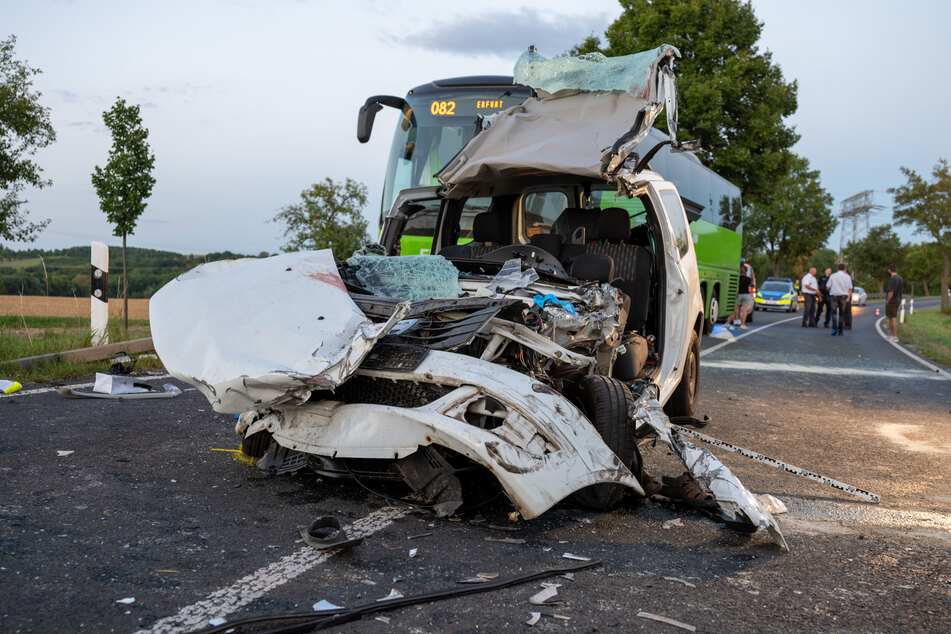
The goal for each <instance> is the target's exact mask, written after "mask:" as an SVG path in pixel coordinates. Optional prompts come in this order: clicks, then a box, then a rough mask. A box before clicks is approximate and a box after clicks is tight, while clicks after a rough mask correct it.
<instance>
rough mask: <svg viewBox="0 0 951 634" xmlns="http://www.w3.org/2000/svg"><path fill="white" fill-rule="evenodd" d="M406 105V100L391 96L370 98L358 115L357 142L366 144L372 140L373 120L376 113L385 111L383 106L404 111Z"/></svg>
mask: <svg viewBox="0 0 951 634" xmlns="http://www.w3.org/2000/svg"><path fill="white" fill-rule="evenodd" d="M405 105H406V100H405V99H403V98H402V97H391V96H389V95H377V96H376V97H370V98H369V99H367V100H366V103H364V104H363V105H362V106H361V107H360V113H359V114H358V115H357V141H359V142H360V143H366V142H367V141H369V140H370V133H371V132H373V119H375V118H376V113H378V112H379V111H380V110H382V109H383V106H389V107H391V108H396V109H398V110H402V109H403V107H404V106H405Z"/></svg>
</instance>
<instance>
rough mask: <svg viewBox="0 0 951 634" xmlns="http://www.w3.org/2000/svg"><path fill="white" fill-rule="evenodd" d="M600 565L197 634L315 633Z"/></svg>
mask: <svg viewBox="0 0 951 634" xmlns="http://www.w3.org/2000/svg"><path fill="white" fill-rule="evenodd" d="M600 565H601V562H600V561H590V562H585V563H581V564H576V565H573V566H564V567H562V568H549V569H548V570H542V571H539V572H528V573H525V574H521V575H516V576H514V577H508V578H506V579H498V580H496V581H488V582H486V583H480V584H476V585H471V586H464V587H459V586H453V587H451V588H446V589H444V590H434V591H433V592H427V593H424V594H415V595H412V596H408V597H401V598H399V599H389V600H387V601H374V602H373V603H366V604H364V605H358V606H355V607H352V608H341V609H340V610H335V611H331V610H323V611H321V612H288V613H285V614H274V615H270V616H257V617H252V618H248V619H242V620H240V621H230V622H228V623H224V624H222V625H218V626H216V627H209V628H205V629H202V630H198V631H196V632H194V633H193V634H215V633H216V632H225V631H228V630H230V631H234V632H248V631H250V630H245V629H240V628H242V627H244V626H247V625H255V624H259V623H267V622H270V621H292V620H300V619H303V620H304V622H303V623H297V624H294V625H288V626H285V627H279V628H277V629H271V630H264V631H263V632H262V634H292V633H295V632H313V631H315V630H322V629H324V628H327V627H330V626H333V625H341V624H343V623H349V622H350V621H355V620H357V619H359V618H360V617H362V616H363V615H364V614H372V613H373V612H385V611H387V610H392V609H394V608H402V607H405V606H408V605H416V604H417V603H427V602H430V601H440V600H442V599H451V598H454V597H462V596H466V595H469V594H477V593H480V592H489V591H491V590H498V589H500V588H508V587H509V586H515V585H519V584H522V583H528V582H529V581H535V580H536V579H545V578H546V577H551V576H553V575H563V574H565V573H568V572H578V571H579V570H587V569H588V568H594V567H595V566H600Z"/></svg>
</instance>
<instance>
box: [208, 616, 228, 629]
mask: <svg viewBox="0 0 951 634" xmlns="http://www.w3.org/2000/svg"><path fill="white" fill-rule="evenodd" d="M227 622H228V619H226V618H224V617H221V616H219V617H217V618H214V619H211V620H210V621H208V625H210V626H212V627H218V626H219V625H224V624H225V623H227Z"/></svg>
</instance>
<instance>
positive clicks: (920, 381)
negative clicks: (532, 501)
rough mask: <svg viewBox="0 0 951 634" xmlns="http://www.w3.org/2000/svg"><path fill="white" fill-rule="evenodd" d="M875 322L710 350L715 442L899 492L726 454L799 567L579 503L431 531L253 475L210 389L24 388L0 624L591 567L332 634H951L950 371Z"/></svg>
mask: <svg viewBox="0 0 951 634" xmlns="http://www.w3.org/2000/svg"><path fill="white" fill-rule="evenodd" d="M927 304H928V302H920V301H919V302H918V305H919V307H923V306H925V305H927ZM874 307H875V304H870V305H869V306H868V307H867V308H864V309H858V310H857V311H856V314H855V320H854V328H853V330H851V331H848V332H847V333H846V334H845V336H842V337H831V336H829V331H828V330H824V329H823V328H821V327H820V328H816V329H809V328H801V327H800V324H799V319H800V314H797V315H793V316H791V317H792V319H791V320H790V316H789V315H783V314H779V313H771V314H764V313H762V312H757V313H756V315H755V317H756V320H755V324H753V327H752V329H751V330H750V331H748V333H744V334H745V335H746V336H743V337H742V338H739V339H738V340H736V341H734V342H733V343H729V344H726V345H721V344H722V343H723V342H722V341H720V340H716V339H709V338H705V340H704V342H703V352H702V354H703V357H702V361H701V368H702V369H701V372H702V375H701V376H702V379H701V395H700V402H701V407H700V413H701V414H707V415H709V416H710V417H711V424H710V425H708V427H707V428H706V429H704V430H703V431H704V433H706V434H708V435H711V436H714V437H716V438H719V439H721V440H725V441H728V442H731V443H734V444H736V445H740V446H743V447H747V448H750V449H753V450H755V451H758V452H761V453H763V454H766V455H768V456H771V457H773V458H776V459H779V460H784V461H786V462H789V463H792V464H794V465H797V466H800V467H803V468H808V469H811V470H813V471H816V472H818V473H820V474H823V475H826V476H829V477H832V478H836V479H838V480H841V481H844V482H847V483H849V484H852V485H855V486H857V487H860V488H862V489H866V490H869V491H872V492H874V493H877V494H879V495H880V496H881V503H880V504H877V505H875V504H870V503H867V502H863V501H861V500H858V499H856V498H854V497H852V496H851V495H849V494H847V493H844V492H841V491H838V490H836V489H833V488H829V487H826V486H823V485H820V484H817V483H814V482H812V481H809V480H806V479H804V478H801V477H798V476H794V475H791V474H788V473H784V472H782V471H780V470H777V469H774V468H770V467H767V466H765V465H762V464H760V463H757V462H754V461H751V460H749V459H747V458H744V457H741V456H736V455H733V454H729V453H725V452H723V451H720V450H716V449H714V452H715V453H716V454H717V455H718V456H719V457H721V459H722V460H723V461H724V462H725V463H726V464H727V465H728V466H729V467H730V468H731V469H732V470H733V471H734V473H736V474H737V475H738V476H739V477H740V478H741V480H742V481H743V482H744V483H745V484H746V485H747V486H748V487H749V488H750V489H752V490H753V491H754V492H757V493H772V494H774V495H776V496H777V497H779V498H780V499H781V500H783V501H784V502H785V503H786V505H787V506H788V507H789V513H788V514H785V515H781V516H779V518H780V522H781V526H782V530H783V532H784V534H785V536H786V539H787V540H788V542H789V545H790V552H788V553H786V552H781V551H780V550H778V549H777V547H776V546H775V545H774V544H773V543H772V541H770V540H769V539H768V538H766V537H763V536H761V535H754V536H752V537H747V536H742V535H737V534H735V533H732V532H729V531H727V530H725V529H723V528H721V527H720V526H718V525H717V524H714V523H713V522H711V521H710V520H708V519H706V518H704V517H702V516H700V515H697V514H695V513H693V512H691V511H689V510H686V509H679V508H675V507H671V506H668V505H662V504H657V503H651V502H649V503H645V504H642V505H638V504H636V503H634V502H633V501H626V502H625V503H623V504H622V506H621V507H620V508H618V509H617V510H615V511H613V512H610V513H595V512H591V511H588V510H584V509H581V508H578V507H575V506H572V505H571V504H569V503H562V504H561V505H559V506H558V507H556V508H555V509H553V510H551V511H549V512H548V513H546V514H545V515H543V516H542V517H541V518H539V519H536V520H532V521H519V522H511V521H509V519H508V513H509V511H510V510H511V508H510V506H509V505H508V504H507V502H506V501H505V500H504V499H501V498H496V499H494V500H492V499H490V500H489V501H488V502H487V503H486V504H484V505H483V506H481V507H479V508H475V509H471V510H467V511H465V512H464V513H462V516H461V521H449V520H445V519H441V520H436V519H433V518H432V517H431V516H429V515H428V514H427V512H426V511H424V510H414V509H411V508H409V507H406V506H405V505H401V504H394V503H389V502H387V501H386V500H385V499H384V498H382V497H380V496H379V495H376V494H374V493H370V492H368V491H366V490H364V489H362V488H360V487H359V486H358V485H356V484H354V483H351V482H343V481H336V480H328V479H321V478H318V477H317V476H316V475H313V474H310V473H303V472H302V473H299V474H297V475H291V476H269V475H266V474H264V473H262V472H259V471H257V470H256V469H254V468H252V467H249V466H248V465H247V464H245V463H244V462H242V461H241V460H240V456H239V455H238V454H236V453H234V452H233V451H228V450H234V449H235V448H236V447H237V444H238V443H237V439H236V437H235V436H234V435H233V432H232V429H233V422H234V421H233V419H232V418H230V417H227V416H222V415H218V414H215V413H214V412H213V411H212V410H211V408H210V406H209V405H208V403H207V402H206V401H205V400H204V399H203V398H202V397H201V396H200V395H199V394H198V393H197V392H195V391H186V392H184V393H183V394H182V395H181V396H179V397H177V398H174V399H170V400H163V401H98V400H81V399H72V398H64V397H62V396H59V395H58V394H56V393H55V392H30V390H32V389H34V388H36V387H37V386H27V389H26V390H24V393H21V394H19V395H15V396H14V397H12V398H2V399H0V427H2V430H3V432H4V433H3V436H2V438H0V456H2V460H0V474H2V482H3V487H2V492H0V584H2V592H0V631H3V632H20V631H23V632H26V631H38V632H54V631H55V632H62V631H70V632H83V631H89V632H107V631H122V632H133V631H136V630H145V631H154V632H159V631H161V632H173V631H191V630H195V629H200V628H201V627H204V626H206V625H207V623H208V621H209V620H211V619H214V618H216V617H223V618H228V619H238V618H244V617H247V616H256V615H268V614H276V613H281V612H287V611H308V610H311V609H312V608H311V606H312V605H313V604H314V603H315V602H317V601H320V600H327V601H330V602H332V603H334V604H336V605H341V606H353V605H358V604H362V603H365V602H373V601H374V600H375V599H378V598H381V597H384V596H387V595H388V594H389V593H390V591H391V590H392V589H395V590H397V591H398V592H400V593H402V594H404V595H411V594H418V593H424V592H429V591H433V590H439V589H443V588H450V587H468V586H459V584H458V583H457V582H458V581H459V580H462V579H466V578H470V577H474V576H476V575H477V574H478V573H484V574H487V575H492V574H498V575H499V577H500V578H502V577H508V576H513V575H518V574H522V573H527V572H533V571H538V570H544V569H548V568H550V567H554V566H560V565H565V564H571V563H575V562H572V561H569V560H567V559H564V558H563V554H564V553H566V552H568V553H573V554H577V555H582V556H585V557H590V558H592V559H594V560H596V561H600V562H602V565H601V566H598V567H595V568H592V569H590V570H586V571H583V572H577V573H575V574H574V578H573V579H571V580H569V579H565V578H557V577H555V578H553V579H550V580H549V581H553V582H556V583H560V584H561V587H560V588H558V599H560V600H561V601H562V603H560V604H557V605H551V606H536V605H532V604H530V602H529V597H531V596H532V595H534V594H535V593H536V592H537V591H539V590H541V587H540V582H539V581H535V582H532V583H529V584H526V585H522V586H516V587H511V588H507V589H500V590H495V591H491V592H487V593H484V594H478V595H472V596H468V597H461V598H454V599H449V600H445V601H441V602H433V603H426V604H422V605H420V606H414V607H405V608H400V609H395V610H391V611H387V612H381V613H379V614H377V615H370V616H366V617H364V619H363V620H362V621H359V622H355V623H351V624H347V625H343V626H340V627H336V628H334V630H335V631H346V632H351V631H352V632H363V631H395V632H432V631H437V632H441V631H450V632H474V631H501V630H503V629H510V628H514V629H524V630H529V629H531V628H530V627H529V626H528V625H525V624H524V623H525V621H526V620H528V618H529V615H530V613H531V612H542V613H544V616H543V617H542V618H541V620H540V621H539V623H538V624H537V625H536V626H535V627H534V629H535V630H540V631H555V630H557V631H562V630H570V631H584V632H589V631H596V630H606V629H623V630H625V631H652V632H653V631H669V632H675V631H679V630H678V628H676V627H674V626H671V625H667V624H663V623H660V622H657V621H653V620H648V619H646V618H644V617H639V616H638V613H639V612H641V611H643V612H647V613H652V614H656V615H661V616H664V617H668V618H671V619H675V620H677V621H680V622H682V623H686V624H689V625H692V626H695V627H696V628H697V630H698V631H736V632H746V631H750V632H752V631H763V630H787V631H869V632H880V631H889V630H891V631H903V632H907V631H922V632H924V631H928V632H940V631H945V632H946V631H951V566H949V564H948V560H949V551H951V458H949V457H951V378H949V377H948V376H945V375H944V374H941V373H939V372H935V371H933V370H929V369H927V368H925V367H924V366H922V365H920V364H919V363H917V362H916V361H914V360H913V359H911V358H910V357H908V356H906V355H905V354H903V353H902V352H901V351H900V350H899V349H898V348H897V347H895V346H892V345H891V344H889V343H887V342H885V341H884V340H883V339H882V338H881V336H880V335H879V334H878V333H877V332H875V330H874V325H875V322H876V321H877V320H876V318H875V317H874V316H873V313H874ZM764 326H766V327H765V328H764ZM183 387H185V386H183ZM222 450H223V451H222ZM63 451H72V452H73V453H71V454H69V455H64V456H59V455H58V453H57V452H63ZM644 457H645V462H646V464H647V465H648V468H649V469H650V470H651V471H652V472H653V473H655V474H658V475H659V474H664V473H667V474H671V475H677V474H679V473H680V472H682V470H683V468H682V467H681V466H680V465H679V463H678V462H677V461H676V460H675V459H673V458H672V457H671V456H670V455H669V454H668V453H667V452H666V451H664V450H662V449H661V448H660V446H658V447H656V448H646V450H645V451H644ZM327 514H332V515H336V516H338V517H340V518H341V519H342V521H344V523H345V524H350V525H353V526H354V527H355V528H354V529H353V530H352V531H351V532H358V533H362V534H366V539H365V541H364V542H363V543H362V544H361V545H359V546H357V547H355V548H354V549H352V550H350V551H346V552H340V553H333V554H330V555H327V554H318V553H316V552H315V551H312V550H311V549H309V548H308V547H306V546H304V545H303V544H302V542H301V540H300V536H299V534H298V533H297V528H296V527H297V526H298V525H300V524H306V523H309V521H310V520H312V519H313V518H314V517H316V516H319V515H327ZM477 517H481V518H485V519H486V520H487V522H488V523H491V524H495V525H501V526H505V527H509V528H514V529H515V530H514V531H499V530H494V529H490V528H487V527H485V526H484V525H477V524H473V523H470V521H471V520H473V519H476V518H477ZM676 518H680V519H681V523H682V526H674V527H670V528H664V527H663V526H664V522H665V521H668V520H674V519H676ZM490 538H491V539H505V538H510V539H514V540H524V541H523V542H519V543H504V542H499V541H487V540H488V539H490ZM411 549H416V553H415V556H411ZM131 598H134V602H127V603H122V602H119V601H120V600H123V599H131ZM552 615H560V616H563V617H568V619H567V620H565V619H558V618H555V617H554V616H552ZM376 617H379V618H381V619H384V620H385V622H384V620H376Z"/></svg>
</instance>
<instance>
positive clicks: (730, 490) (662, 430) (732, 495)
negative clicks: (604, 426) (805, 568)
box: [633, 396, 789, 550]
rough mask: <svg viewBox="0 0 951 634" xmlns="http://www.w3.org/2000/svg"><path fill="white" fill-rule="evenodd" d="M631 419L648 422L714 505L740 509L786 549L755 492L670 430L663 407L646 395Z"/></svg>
mask: <svg viewBox="0 0 951 634" xmlns="http://www.w3.org/2000/svg"><path fill="white" fill-rule="evenodd" d="M633 414H634V418H635V419H636V421H637V423H638V424H647V425H650V426H651V427H652V428H653V429H654V431H656V432H657V435H658V437H659V438H660V439H661V440H662V441H663V442H664V443H666V444H667V445H668V446H669V447H670V448H671V449H672V450H673V451H674V453H675V454H677V457H678V458H680V460H681V462H683V463H684V466H686V467H687V469H688V470H689V471H690V474H691V475H692V476H693V477H694V478H695V479H696V480H697V482H699V483H700V485H701V486H702V487H703V488H704V489H705V490H707V491H709V492H710V493H713V495H714V496H715V497H716V499H717V504H719V505H720V508H721V509H722V510H723V512H724V513H725V514H726V516H727V517H729V518H730V519H737V517H738V516H739V513H740V512H742V513H744V514H745V515H746V517H748V518H749V520H750V521H751V522H753V524H755V525H756V526H757V527H759V528H764V529H766V530H767V531H768V532H769V534H770V536H772V538H773V540H774V541H775V542H776V543H777V544H779V546H780V547H781V548H782V549H783V550H789V546H788V545H787V544H786V538H785V537H783V534H782V531H780V530H779V524H778V523H777V522H776V519H775V518H774V517H773V516H772V514H771V513H770V512H769V511H767V510H766V507H765V506H763V504H762V502H760V501H759V500H758V499H757V498H756V496H755V495H753V494H752V493H751V492H750V490H749V489H747V488H746V487H745V486H743V484H741V483H740V481H739V479H738V478H737V477H736V476H735V475H733V474H732V473H731V472H730V470H729V469H728V468H727V467H726V465H724V464H723V463H722V462H720V461H719V460H718V459H717V458H716V456H714V455H713V454H712V453H710V452H709V451H708V450H706V449H701V448H699V447H697V446H696V445H694V444H693V443H692V442H690V441H689V440H687V439H686V438H684V437H683V436H681V435H680V434H679V433H678V432H677V430H675V429H673V426H672V425H671V424H670V420H669V419H668V418H667V415H666V414H665V413H664V408H663V406H662V405H661V404H660V403H659V402H658V401H656V400H654V399H653V398H650V397H646V396H645V397H642V398H640V399H638V401H637V402H636V403H635V404H634V411H633Z"/></svg>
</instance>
